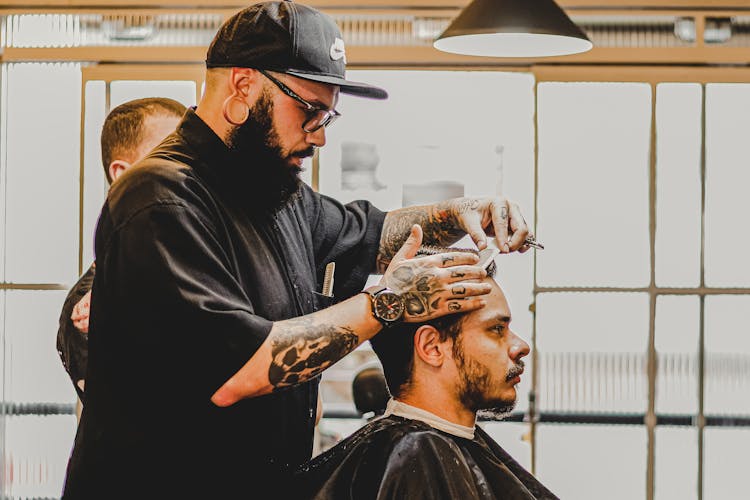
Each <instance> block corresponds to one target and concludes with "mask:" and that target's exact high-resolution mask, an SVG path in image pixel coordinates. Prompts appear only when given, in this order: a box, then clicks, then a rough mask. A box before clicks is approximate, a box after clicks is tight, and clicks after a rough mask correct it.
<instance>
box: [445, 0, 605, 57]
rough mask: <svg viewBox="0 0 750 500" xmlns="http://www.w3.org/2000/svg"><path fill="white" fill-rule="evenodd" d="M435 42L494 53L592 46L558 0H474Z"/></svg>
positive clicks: (564, 51) (539, 53)
mask: <svg viewBox="0 0 750 500" xmlns="http://www.w3.org/2000/svg"><path fill="white" fill-rule="evenodd" d="M433 45H434V47H435V48H436V49H438V50H442V51H443V52H451V53H454V54H464V55H471V56H493V57H546V56H562V55H568V54H577V53H579V52H586V51H587V50H589V49H591V47H593V44H592V43H591V41H590V40H589V39H588V37H587V36H586V34H585V33H584V32H583V31H581V29H580V28H579V27H578V26H576V25H575V23H574V22H573V21H571V20H570V18H569V17H568V16H567V14H565V12H564V11H563V10H562V9H561V8H560V7H559V6H558V5H557V4H556V3H555V2H554V0H473V1H472V2H471V3H470V4H469V5H467V6H466V8H464V10H462V11H461V12H460V13H459V14H458V16H457V17H456V18H455V19H454V20H453V22H452V23H451V24H450V25H449V26H448V27H447V28H446V29H445V31H443V33H442V34H441V35H440V36H439V37H438V38H437V39H436V40H435V42H434V44H433Z"/></svg>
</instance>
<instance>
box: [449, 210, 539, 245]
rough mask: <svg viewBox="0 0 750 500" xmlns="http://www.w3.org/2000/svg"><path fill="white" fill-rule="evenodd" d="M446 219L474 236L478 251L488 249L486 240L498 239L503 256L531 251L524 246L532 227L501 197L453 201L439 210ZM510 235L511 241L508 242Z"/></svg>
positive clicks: (519, 212)
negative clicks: (513, 252) (490, 237)
mask: <svg viewBox="0 0 750 500" xmlns="http://www.w3.org/2000/svg"><path fill="white" fill-rule="evenodd" d="M437 210H438V213H440V214H442V217H443V218H452V219H453V220H454V221H455V224H456V225H457V226H458V227H460V228H461V229H463V230H464V231H466V234H468V235H469V236H471V239H472V240H474V243H475V244H476V245H477V247H478V248H479V249H480V250H482V249H484V248H485V247H486V246H487V236H495V237H496V238H497V246H498V248H499V249H500V251H501V252H503V253H508V252H511V251H514V250H518V251H519V252H521V253H523V252H525V251H527V250H528V249H529V246H528V245H525V244H524V241H525V240H526V237H527V236H528V235H529V227H528V225H527V224H526V220H525V219H524V218H523V215H521V209H520V208H519V207H518V205H517V204H516V203H514V202H512V201H510V200H507V199H505V198H503V197H501V196H498V197H493V198H489V197H488V198H453V199H451V200H448V201H446V202H443V203H441V204H439V205H438V207H437ZM509 235H510V239H509Z"/></svg>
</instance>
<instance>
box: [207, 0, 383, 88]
mask: <svg viewBox="0 0 750 500" xmlns="http://www.w3.org/2000/svg"><path fill="white" fill-rule="evenodd" d="M206 67H207V68H232V67H240V68H256V69H265V70H269V71H276V72H279V73H286V74H289V75H293V76H296V77H299V78H304V79H306V80H312V81H314V82H321V83H328V84H331V85H338V86H339V87H340V89H341V92H342V93H344V94H352V95H355V96H360V97H370V98H373V99H385V98H387V97H388V93H387V92H386V91H385V90H383V89H381V88H378V87H375V86H373V85H369V84H367V83H362V82H353V81H350V80H347V79H346V77H345V76H346V54H345V51H344V40H343V38H342V36H341V31H339V28H338V26H337V25H336V23H335V21H334V20H333V19H332V18H331V17H330V16H328V15H327V14H324V13H322V12H320V11H318V10H316V9H313V8H312V7H308V6H306V5H301V4H298V3H294V2H291V1H276V2H261V3H257V4H254V5H251V6H250V7H247V8H245V9H243V10H241V11H239V12H238V13H236V14H234V15H233V16H232V17H230V18H229V19H227V21H226V22H224V24H222V26H221V27H220V28H219V31H218V32H217V33H216V36H215V37H214V39H213V41H212V42H211V45H210V46H209V47H208V53H207V54H206Z"/></svg>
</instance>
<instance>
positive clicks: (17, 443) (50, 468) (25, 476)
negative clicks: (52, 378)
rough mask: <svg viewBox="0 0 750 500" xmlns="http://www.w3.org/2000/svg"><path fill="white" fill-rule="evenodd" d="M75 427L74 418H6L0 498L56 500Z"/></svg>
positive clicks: (65, 416)
mask: <svg viewBox="0 0 750 500" xmlns="http://www.w3.org/2000/svg"><path fill="white" fill-rule="evenodd" d="M76 425H77V423H76V417H75V415H44V416H42V415H23V416H15V417H6V427H5V432H6V436H5V438H6V441H5V445H6V446H5V449H4V452H5V456H4V457H3V458H4V461H3V462H4V465H5V468H6V469H5V471H4V472H5V476H4V478H5V479H6V480H5V481H2V482H0V484H1V485H2V486H1V487H0V497H2V498H60V494H61V493H62V489H63V483H64V481H65V469H66V467H67V466H68V457H69V456H70V451H71V448H72V446H73V440H74V438H75V433H76ZM11 471H12V472H11Z"/></svg>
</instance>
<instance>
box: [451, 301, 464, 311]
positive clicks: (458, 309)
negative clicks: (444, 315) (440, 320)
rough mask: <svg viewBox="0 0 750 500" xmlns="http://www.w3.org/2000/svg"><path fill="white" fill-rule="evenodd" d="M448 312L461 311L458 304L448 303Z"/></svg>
mask: <svg viewBox="0 0 750 500" xmlns="http://www.w3.org/2000/svg"><path fill="white" fill-rule="evenodd" d="M448 310H449V311H460V310H461V304H459V303H458V302H449V303H448Z"/></svg>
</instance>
